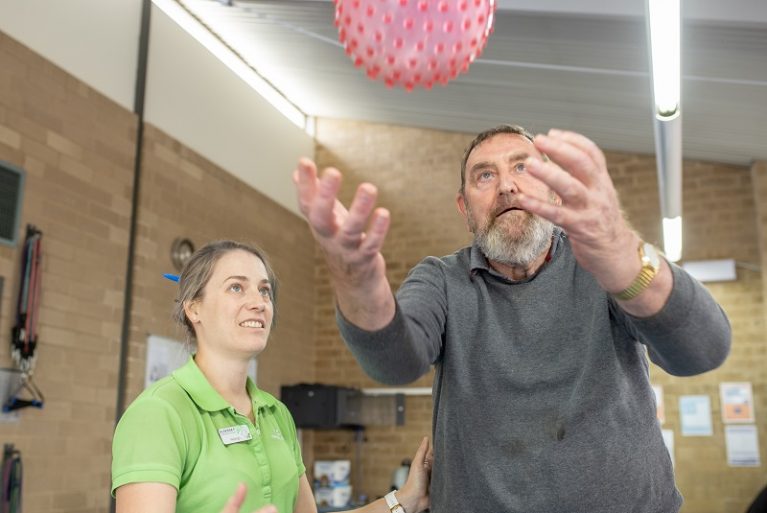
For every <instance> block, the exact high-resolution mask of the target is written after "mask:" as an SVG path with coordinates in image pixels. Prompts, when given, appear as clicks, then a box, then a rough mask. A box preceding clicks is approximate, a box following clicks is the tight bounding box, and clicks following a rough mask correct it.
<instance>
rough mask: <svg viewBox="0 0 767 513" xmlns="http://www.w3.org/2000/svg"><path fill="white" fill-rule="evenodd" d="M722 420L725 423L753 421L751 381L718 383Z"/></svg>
mask: <svg viewBox="0 0 767 513" xmlns="http://www.w3.org/2000/svg"><path fill="white" fill-rule="evenodd" d="M719 397H720V398H721V400H722V420H723V421H724V423H725V424H734V423H749V422H754V394H753V391H752V388H751V383H747V382H741V383H720V384H719Z"/></svg>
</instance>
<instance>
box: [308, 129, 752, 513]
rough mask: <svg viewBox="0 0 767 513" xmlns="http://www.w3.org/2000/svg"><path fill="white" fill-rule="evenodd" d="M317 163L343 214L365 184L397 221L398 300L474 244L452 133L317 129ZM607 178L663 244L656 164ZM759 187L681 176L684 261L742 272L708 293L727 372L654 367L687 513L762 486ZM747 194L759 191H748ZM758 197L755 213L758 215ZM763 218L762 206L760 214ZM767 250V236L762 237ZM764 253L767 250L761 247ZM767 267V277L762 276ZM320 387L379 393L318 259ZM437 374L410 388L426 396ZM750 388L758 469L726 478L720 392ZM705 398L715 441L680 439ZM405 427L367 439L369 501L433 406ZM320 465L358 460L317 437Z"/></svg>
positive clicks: (705, 512) (734, 471) (411, 407)
mask: <svg viewBox="0 0 767 513" xmlns="http://www.w3.org/2000/svg"><path fill="white" fill-rule="evenodd" d="M317 128H318V129H317V134H318V135H317V137H318V149H317V153H316V155H317V161H318V164H319V165H320V167H324V166H331V165H332V166H335V167H338V168H339V169H341V170H342V172H343V173H344V178H345V183H344V186H343V190H342V193H341V195H342V199H343V201H344V202H346V203H347V204H348V201H349V200H350V198H351V197H352V195H353V193H354V190H355V188H356V186H357V185H358V184H359V183H360V182H362V181H370V182H372V183H374V184H376V185H377V186H378V188H379V195H380V198H381V199H380V201H379V204H380V205H381V206H385V207H387V208H389V209H390V210H391V213H392V216H391V217H392V226H391V229H390V233H389V236H388V238H387V242H386V244H385V247H384V250H383V253H384V256H385V258H386V261H387V264H388V276H389V279H390V282H391V283H392V287H393V288H395V289H396V287H397V286H398V285H399V283H400V282H401V281H402V279H403V278H404V276H405V274H406V273H407V271H408V270H409V269H410V268H411V267H412V266H413V265H415V264H416V263H417V262H418V261H419V260H420V259H421V258H423V257H424V256H426V255H444V254H448V253H451V252H452V251H454V250H455V249H457V248H459V247H461V246H463V245H465V244H467V243H468V242H469V241H470V234H468V232H467V231H466V228H465V225H464V223H463V220H462V218H461V217H460V216H459V214H458V213H457V212H456V210H455V208H454V206H453V205H454V204H455V201H454V197H455V192H456V190H457V188H458V185H459V169H460V168H459V165H460V158H461V156H462V152H463V149H464V147H465V146H466V145H467V144H468V142H469V141H470V140H471V139H472V137H473V134H456V133H446V132H439V131H430V130H418V129H413V128H403V127H394V126H387V125H375V124H366V123H358V122H348V121H335V120H325V119H323V120H320V121H319V122H318V125H317ZM607 159H608V163H609V168H610V171H611V176H612V177H613V181H614V182H615V185H616V188H617V190H618V191H619V194H620V196H621V199H622V204H623V207H624V210H625V211H626V213H627V215H628V217H629V219H630V220H631V222H632V224H633V226H634V227H635V228H636V229H637V230H638V231H639V232H640V233H641V234H642V235H643V236H644V237H645V238H646V239H647V240H650V241H653V242H655V243H657V244H660V243H661V242H662V240H661V239H662V235H661V233H660V220H659V209H660V207H659V201H658V189H657V176H656V172H655V162H654V157H652V156H647V155H630V154H622V153H608V155H607ZM753 174H754V175H755V176H756V175H758V176H760V177H764V178H762V181H761V189H756V186H757V184H756V183H755V180H752V176H751V175H752V173H749V169H748V168H746V167H739V166H728V165H719V164H712V163H706V162H686V163H685V169H684V221H685V225H684V230H685V232H684V241H685V242H684V244H685V246H684V248H685V249H684V251H685V258H686V259H688V260H700V259H716V258H734V259H736V260H737V261H738V262H741V263H742V264H743V265H742V266H739V268H738V280H737V281H735V282H730V283H717V284H712V285H711V286H710V287H709V288H710V290H711V291H712V293H713V294H714V295H715V297H716V298H717V300H718V301H719V302H720V303H721V304H722V306H723V307H724V309H725V310H726V311H727V313H728V315H729V317H730V321H731V323H732V326H733V335H734V342H733V349H732V353H731V356H730V358H729V359H728V361H727V362H726V363H725V365H724V366H723V367H722V368H721V369H718V370H716V371H714V372H711V373H708V374H705V375H703V376H698V377H694V378H684V379H683V378H674V377H671V376H668V375H666V374H665V373H663V371H661V370H660V369H658V368H653V369H652V373H651V377H652V380H653V382H655V383H658V384H660V385H663V387H664V396H665V402H666V417H667V421H666V423H665V425H664V426H663V427H664V428H666V429H673V430H674V431H675V440H676V461H677V468H676V471H677V479H678V484H679V487H680V489H681V491H682V493H683V494H684V495H685V497H686V500H687V502H686V504H685V506H684V508H683V511H684V512H685V513H694V512H695V513H713V512H717V513H719V512H721V513H725V512H738V511H744V510H745V508H746V506H747V504H748V503H749V502H750V501H751V499H752V498H753V497H754V496H755V495H756V493H757V491H758V490H759V489H760V488H761V487H762V486H764V484H765V483H767V452H766V451H765V445H766V444H767V405H766V404H765V401H767V390H765V388H766V387H767V375H765V372H766V371H765V369H766V368H767V351H766V350H765V349H766V347H767V346H766V344H765V327H764V317H765V311H764V304H763V301H762V297H763V286H764V285H763V282H762V280H761V275H760V273H759V272H758V266H759V265H761V264H762V259H763V258H764V257H761V258H760V254H761V255H764V254H767V253H765V251H760V247H759V240H760V236H761V235H762V234H763V233H764V232H765V229H767V215H765V214H762V215H761V217H760V218H759V219H757V208H756V207H757V206H758V202H759V201H763V200H761V198H764V197H765V194H759V190H761V191H762V192H765V191H767V166H765V165H764V163H762V164H761V165H756V166H754V169H753ZM752 187H754V188H755V189H754V191H755V192H752ZM755 198H756V201H757V204H755ZM763 208H764V207H763ZM761 239H762V240H764V237H761ZM762 244H764V243H762ZM762 267H764V266H762ZM317 293H318V299H317V304H318V306H317V310H316V319H315V322H316V330H317V342H316V346H317V359H318V360H317V376H318V378H319V379H320V380H322V381H324V382H329V383H336V384H341V385H350V386H363V387H369V386H376V384H375V383H374V382H372V381H371V380H370V379H369V378H367V376H365V375H364V374H363V372H362V371H361V370H360V368H359V366H358V365H357V364H356V362H355V361H354V359H353V357H352V356H351V354H350V353H349V351H348V350H346V348H345V347H344V345H343V343H342V342H341V341H340V339H339V337H338V332H337V330H336V328H335V323H334V319H333V299H332V291H331V289H330V287H329V284H328V282H327V277H326V273H325V270H324V267H323V265H322V258H321V257H320V256H319V255H318V258H317ZM431 380H432V375H431V373H430V374H429V375H427V376H425V377H423V378H421V379H420V380H419V381H417V382H416V383H414V385H417V386H430V384H431ZM733 380H738V381H744V380H748V381H751V382H752V383H753V385H754V392H755V395H756V402H757V404H756V413H757V417H758V418H757V425H758V426H759V436H760V441H761V451H762V452H761V458H762V466H761V467H759V468H756V469H746V468H729V467H728V466H727V463H726V454H725V445H724V435H723V425H722V422H721V413H720V410H719V388H718V387H719V382H720V381H733ZM687 394H708V395H710V396H711V399H712V408H713V421H714V436H713V437H705V438H689V437H682V436H681V433H680V429H679V422H678V398H679V396H680V395H687ZM406 406H407V425H406V426H405V427H404V428H376V429H370V430H368V431H367V432H366V441H365V443H364V444H363V452H362V454H363V456H362V464H363V469H364V480H363V483H362V490H363V491H364V492H365V493H367V494H368V495H370V496H375V495H377V494H380V493H384V492H385V491H386V490H388V486H389V484H390V480H391V472H392V471H393V470H394V468H395V467H396V466H397V465H398V464H399V459H401V458H402V457H405V456H409V455H411V453H412V451H413V448H414V447H415V446H416V445H417V443H418V440H419V437H420V435H421V434H423V433H430V430H431V427H430V426H431V418H430V414H431V413H430V412H431V398H430V397H413V398H409V399H408V401H407V404H406ZM315 453H316V455H317V457H318V458H336V457H343V458H350V459H353V457H354V444H353V437H352V435H351V434H349V433H345V432H342V431H329V432H321V433H318V434H317V435H316V444H315Z"/></svg>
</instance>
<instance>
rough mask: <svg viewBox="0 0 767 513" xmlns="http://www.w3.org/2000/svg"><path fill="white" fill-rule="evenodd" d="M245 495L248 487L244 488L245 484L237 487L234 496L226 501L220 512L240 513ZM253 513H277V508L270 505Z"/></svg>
mask: <svg viewBox="0 0 767 513" xmlns="http://www.w3.org/2000/svg"><path fill="white" fill-rule="evenodd" d="M247 494H248V487H247V486H245V483H240V484H239V485H237V490H235V492H234V495H232V496H231V497H229V500H228V501H226V505H225V506H224V509H222V510H221V513H240V507H241V506H242V503H243V502H245V496H246V495H247ZM253 513H277V508H275V507H274V506H272V505H271V504H270V505H268V506H264V507H263V508H261V509H259V510H258V511H254V512H253Z"/></svg>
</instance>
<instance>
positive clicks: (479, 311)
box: [294, 126, 730, 513]
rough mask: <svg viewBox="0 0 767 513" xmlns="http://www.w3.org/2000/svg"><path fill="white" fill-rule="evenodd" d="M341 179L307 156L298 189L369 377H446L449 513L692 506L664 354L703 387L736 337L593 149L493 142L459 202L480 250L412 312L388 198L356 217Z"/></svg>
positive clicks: (449, 270) (443, 273)
mask: <svg viewBox="0 0 767 513" xmlns="http://www.w3.org/2000/svg"><path fill="white" fill-rule="evenodd" d="M340 178H341V176H340V173H339V172H338V171H337V170H335V169H328V170H326V171H325V173H324V174H323V176H322V177H321V178H319V177H318V176H317V170H316V167H315V165H314V164H313V163H312V162H311V161H308V160H305V159H304V160H301V161H300V162H299V165H298V169H297V170H296V172H295V174H294V180H295V182H296V186H297V189H298V195H299V202H300V206H301V210H302V212H303V213H304V215H305V216H306V218H307V219H308V221H309V224H310V226H311V229H312V232H313V233H314V236H315V238H316V240H317V241H318V243H319V244H320V246H321V248H322V249H323V251H324V252H325V255H326V259H327V263H328V268H329V270H330V276H331V280H332V283H333V285H334V287H335V290H336V297H337V306H338V311H337V317H338V324H339V327H340V330H341V334H342V336H343V338H344V340H345V341H346V343H347V345H348V346H349V347H350V349H351V351H352V352H353V353H354V355H355V357H356V358H357V360H358V361H359V362H360V364H361V365H362V367H363V368H364V369H365V371H366V372H367V373H368V374H369V375H370V376H372V377H373V378H374V379H377V380H379V381H382V382H385V383H406V382H409V381H412V380H415V379H417V378H418V377H419V376H421V375H423V374H424V373H425V372H427V371H428V369H429V367H430V365H435V367H436V376H435V380H434V386H433V395H434V413H433V428H434V458H435V459H434V470H433V480H432V490H431V497H432V509H433V511H435V512H436V513H459V512H460V513H465V512H473V513H479V512H487V513H499V512H519V513H534V512H541V513H544V512H545V513H553V512H568V513H573V512H589V513H600V512H604V513H607V512H610V513H615V512H619V511H620V512H626V511H632V512H642V513H644V512H646V513H656V512H675V511H677V510H678V509H679V507H680V505H681V502H682V498H681V496H680V494H679V492H678V491H677V489H676V487H675V485H674V477H673V471H672V468H671V461H670V459H669V456H668V453H667V451H666V449H665V447H664V445H663V440H662V437H661V432H660V428H659V426H658V424H657V422H656V421H655V413H654V410H655V403H654V397H653V393H652V389H651V387H650V384H649V381H648V363H647V358H646V356H647V354H648V353H649V357H650V359H651V360H652V361H653V362H655V363H656V364H658V365H660V366H661V367H662V368H663V369H665V370H666V371H667V372H669V373H671V374H674V375H692V374H698V373H702V372H705V371H708V370H710V369H713V368H715V367H717V366H718V365H720V364H721V363H722V362H723V361H724V359H725V358H726V356H727V353H728V351H729V344H730V328H729V324H728V321H727V318H726V316H725V315H724V313H723V312H722V311H721V309H720V308H719V306H718V305H717V304H716V303H715V302H714V300H713V299H712V297H711V296H710V295H709V294H708V292H707V291H706V290H705V289H704V288H703V287H702V286H701V285H700V284H699V283H697V282H696V281H695V280H693V279H692V278H691V277H690V276H689V275H688V274H686V273H685V272H684V271H683V270H681V269H680V268H679V267H676V266H674V265H671V264H669V263H668V262H666V261H665V260H664V259H663V258H662V256H660V255H659V252H658V251H657V250H656V249H655V248H654V247H653V246H652V245H650V244H648V243H646V242H644V241H642V240H641V238H640V237H639V235H638V234H637V233H636V232H634V231H633V230H632V229H631V227H630V226H629V225H628V223H627V222H626V220H625V218H624V216H623V215H622V213H621V210H620V205H619V202H618V197H617V194H616V192H615V189H614V187H613V184H612V181H611V180H610V177H609V174H608V171H607V166H606V162H605V158H604V155H603V153H602V152H601V150H600V149H599V148H598V147H597V146H596V145H595V144H594V143H593V142H591V141H590V140H588V139H587V138H585V137H584V136H582V135H579V134H576V133H572V132H564V131H559V130H551V131H550V132H549V133H548V134H547V135H539V136H537V137H535V138H533V137H532V136H531V135H530V134H528V133H527V132H526V131H524V129H522V128H520V127H515V126H501V127H497V128H494V129H491V130H488V131H486V132H483V133H481V134H479V135H478V136H477V137H476V138H475V139H474V141H472V143H471V144H470V145H469V147H468V148H467V150H466V152H465V154H464V158H463V162H462V164H461V187H460V190H459V192H458V194H457V204H458V208H459V210H460V211H461V212H462V214H463V215H464V216H465V218H466V222H467V225H468V227H469V229H470V230H471V231H472V233H473V234H474V243H473V244H472V246H470V247H466V248H463V249H460V250H458V251H456V252H455V253H453V254H452V255H448V256H445V257H441V258H435V257H428V258H426V259H424V260H423V261H422V262H421V263H419V264H418V265H417V266H416V267H415V268H414V269H412V271H411V272H410V274H409V276H408V277H407V279H406V280H405V282H404V283H403V284H402V286H401V287H400V289H399V291H398V292H397V295H396V297H395V296H394V295H392V292H391V288H390V286H389V283H388V282H387V280H386V276H385V262H384V259H383V257H382V255H381V253H380V249H381V247H382V245H383V242H384V239H385V236H386V233H387V230H388V227H389V214H388V212H387V211H386V210H385V209H380V208H379V209H375V208H374V204H375V199H376V189H375V187H374V186H372V185H371V184H362V185H361V186H360V187H359V189H358V190H357V193H356V195H355V197H354V199H353V201H352V204H351V206H350V208H349V210H346V209H345V208H344V207H343V206H342V205H341V204H340V202H338V200H337V199H336V195H337V192H338V188H339V186H340Z"/></svg>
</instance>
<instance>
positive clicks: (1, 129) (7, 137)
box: [0, 125, 21, 150]
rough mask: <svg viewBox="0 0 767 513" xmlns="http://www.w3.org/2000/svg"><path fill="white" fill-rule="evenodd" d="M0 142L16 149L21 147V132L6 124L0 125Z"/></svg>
mask: <svg viewBox="0 0 767 513" xmlns="http://www.w3.org/2000/svg"><path fill="white" fill-rule="evenodd" d="M0 144H5V145H7V146H10V147H11V148H15V149H17V150H18V149H20V148H21V134H19V133H18V132H16V131H15V130H11V129H10V128H8V127H7V126H3V125H0Z"/></svg>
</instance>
